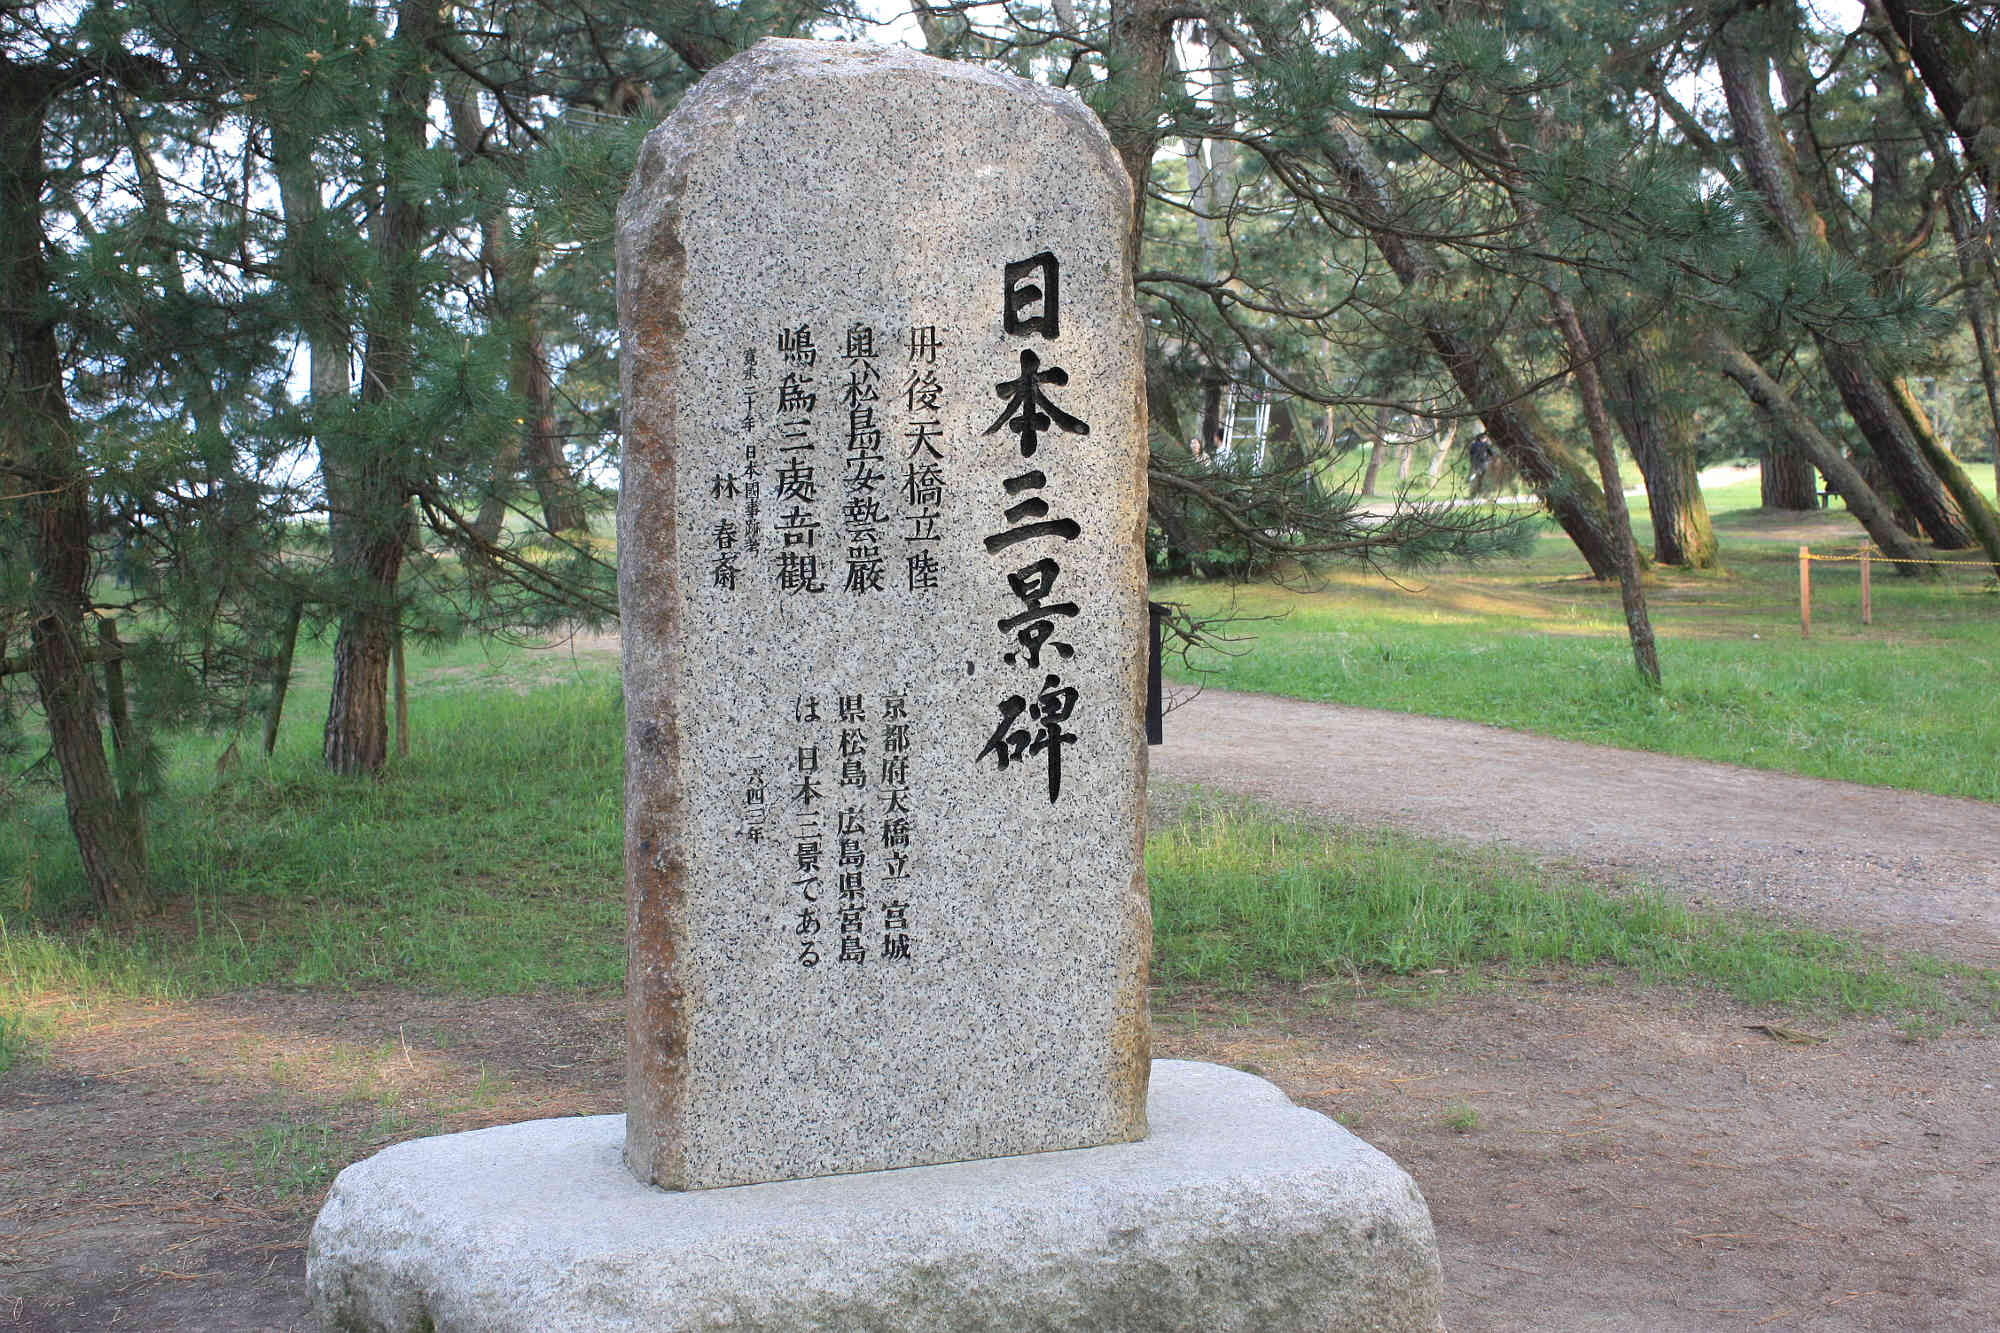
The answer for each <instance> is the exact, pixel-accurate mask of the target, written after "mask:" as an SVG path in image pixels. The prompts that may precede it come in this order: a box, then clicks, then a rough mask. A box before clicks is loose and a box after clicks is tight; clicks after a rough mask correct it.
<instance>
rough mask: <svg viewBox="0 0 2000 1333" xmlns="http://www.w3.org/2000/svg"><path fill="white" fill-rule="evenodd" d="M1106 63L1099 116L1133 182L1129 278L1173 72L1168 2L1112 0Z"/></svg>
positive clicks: (1141, 243)
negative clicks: (1163, 103)
mask: <svg viewBox="0 0 2000 1333" xmlns="http://www.w3.org/2000/svg"><path fill="white" fill-rule="evenodd" d="M1110 18H1111V23H1110V31H1109V35H1108V40H1107V43H1106V46H1105V52H1104V63H1105V73H1106V84H1107V89H1106V91H1107V96H1106V97H1105V98H1104V99H1103V100H1102V101H1101V102H1100V103H1099V104H1098V106H1097V113H1098V115H1099V117H1101V118H1102V119H1103V121H1104V128H1105V130H1106V131H1107V132H1108V133H1109V134H1110V136H1111V147H1112V149H1113V150H1114V151H1115V152H1116V153H1117V154H1118V159H1119V161H1121V162H1123V163H1124V164H1125V174H1126V175H1128V176H1130V177H1131V178H1132V245H1131V255H1132V263H1133V272H1135V273H1136V272H1138V263H1139V255H1140V253H1141V251H1142V250H1143V249H1144V248H1145V239H1146V184H1147V182H1148V180H1150V179H1151V176H1152V169H1153V152H1154V150H1155V149H1157V148H1158V147H1159V144H1160V105H1161V100H1162V99H1163V98H1164V97H1165V95H1166V89H1167V80H1168V77H1169V76H1170V74H1171V73H1172V69H1173V42H1174V21H1175V10H1174V8H1173V6H1171V5H1169V4H1167V3H1166V0H1111V14H1110Z"/></svg>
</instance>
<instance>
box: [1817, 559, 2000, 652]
mask: <svg viewBox="0 0 2000 1333" xmlns="http://www.w3.org/2000/svg"><path fill="white" fill-rule="evenodd" d="M1816 563H1817V564H1822V565H1860V566H1861V623H1862V624H1864V625H1872V624H1874V623H1875V609H1874V605H1873V598H1872V596H1871V590H1870V587H1869V578H1868V572H1869V570H1870V568H1871V567H1873V566H1875V565H1878V564H1880V565H1942V566H1957V565H1962V566H1965V567H1967V568H1980V569H1987V570H1991V569H1992V567H1993V562H1992V561H1990V560H1987V559H1985V558H1983V557H1982V558H1980V559H1977V560H1917V559H1912V558H1910V557H1908V556H1893V555H1882V554H1880V553H1878V552H1877V551H1876V550H1875V548H1874V547H1872V546H1864V547H1862V548H1861V549H1860V550H1858V551H1856V552H1855V553H1854V554H1852V555H1814V554H1813V553H1812V548H1811V547H1810V546H1801V547H1800V548H1799V637H1800V638H1802V639H1809V638H1811V637H1812V567H1813V565H1814V564H1816Z"/></svg>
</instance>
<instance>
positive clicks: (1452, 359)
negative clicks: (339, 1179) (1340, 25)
mask: <svg viewBox="0 0 2000 1333" xmlns="http://www.w3.org/2000/svg"><path fill="white" fill-rule="evenodd" d="M1320 148H1321V151H1322V152H1323V153H1324V155H1325V157H1326V160H1327V162H1328V164H1329V165H1330V166H1332V167H1333V169H1334V170H1335V172H1337V173H1338V175H1339V177H1340V181H1341V185H1342V187H1343V189H1344V190H1345V191H1346V194H1347V198H1348V202H1349V203H1350V204H1351V205H1352V206H1353V209H1354V214H1355V217H1356V220H1357V221H1359V222H1360V223H1361V225H1362V226H1363V227H1365V228H1366V229H1367V230H1368V234H1369V236H1370V237H1371V238H1372V239H1373V240H1374V242H1375V247H1376V249H1378V250H1380V251H1381V253H1382V257H1383V258H1384V259H1385V260H1387V261H1388V264H1389V267H1390V268H1391V269H1393V270H1394V271H1395V274H1396V278H1397V280H1398V281H1399V282H1401V283H1402V284H1403V287H1404V288H1405V290H1411V289H1415V290H1414V291H1413V293H1412V294H1413V295H1414V296H1416V297H1417V299H1418V302H1419V304H1418V308H1417V312H1416V318H1417V322H1418V324H1419V326H1420V327H1421V328H1422V329H1423V331H1424V338H1425V340H1426V341H1427V342H1429V343H1430V345H1431V350H1432V352H1434V353H1435V354H1436V355H1437V358H1438V360H1439V361H1440V362H1442V363H1443V364H1444V368H1445V370H1446V372H1447V373H1448V374H1450V376H1451V378H1452V382H1453V383H1454V384H1456V385H1457V386H1458V391H1459V394H1460V395H1461V396H1462V397H1463V398H1464V399H1465V401H1466V402H1467V403H1469V404H1470V405H1471V406H1472V409H1473V410H1474V411H1475V412H1477V413H1478V414H1479V419H1480V421H1481V423H1482V424H1483V425H1484V426H1485V427H1486V435H1487V438H1488V439H1489V440H1491V441H1492V443H1493V447H1494V449H1495V450H1496V451H1498V452H1499V454H1500V455H1501V457H1503V458H1505V459H1506V460H1507V461H1508V462H1509V463H1511V464H1513V465H1514V469H1515V471H1516V472H1517V473H1518V474H1519V475H1520V477H1521V478H1522V480H1523V481H1525V482H1526V483H1527V484H1528V485H1529V486H1531V487H1533V488H1534V490H1535V493H1536V494H1537V495H1538V496H1540V497H1541V501H1542V503H1543V504H1545V505H1547V506H1548V509H1549V512H1550V513H1551V514H1552V515H1554V517H1555V520H1556V522H1557V523H1558V524H1560V525H1561V527H1562V530H1563V531H1564V532H1566V533H1568V534H1569V538H1570V540H1571V541H1573V542H1575V543H1576V548H1577V550H1578V551H1580V552H1582V553H1583V558H1584V560H1585V561H1586V562H1588V564H1589V565H1590V572H1591V574H1592V576H1593V577H1595V578H1599V579H1603V580H1606V581H1609V580H1611V579H1615V578H1617V577H1618V550H1617V544H1616V542H1615V541H1614V540H1613V534H1612V530H1611V524H1610V521H1609V519H1607V518H1606V516H1605V508H1604V492H1603V491H1601V490H1600V489H1599V488H1598V485H1597V482H1596V481H1595V480H1593V479H1592V477H1591V475H1590V472H1589V470H1587V469H1586V468H1585V467H1584V465H1583V463H1582V462H1581V461H1580V460H1579V459H1577V458H1576V457H1575V455H1574V454H1573V453H1571V451H1570V450H1569V449H1568V448H1566V447H1564V446H1563V445H1561V444H1559V443H1557V441H1556V439H1555V437H1554V436H1553V435H1551V434H1550V433H1549V431H1548V429H1547V427H1546V426H1544V425H1543V423H1542V420H1541V418H1540V416H1539V415H1538V414H1537V413H1536V412H1535V409H1534V406H1533V404H1532V403H1531V402H1530V401H1529V399H1528V396H1527V395H1526V394H1525V393H1523V392H1522V391H1521V387H1520V385H1519V383H1518V382H1517V381H1516V380H1515V377H1514V375H1513V372H1512V371H1510V370H1509V369H1508V368H1507V367H1506V365H1505V364H1504V363H1502V362H1501V360H1500V358H1499V356H1498V355H1497V354H1496V353H1495V352H1494V350H1493V347H1492V345H1491V344H1490V343H1487V342H1484V341H1481V340H1478V339H1476V338H1473V337H1469V336H1467V335H1466V334H1465V333H1463V332H1462V331H1461V330H1462V327H1463V322H1462V321H1461V320H1458V319H1455V318H1454V317H1453V316H1452V315H1451V313H1450V312H1449V311H1448V310H1445V309H1441V308H1439V307H1438V306H1437V305H1436V304H1435V303H1433V302H1431V301H1430V300H1428V299H1426V293H1425V292H1424V291H1423V289H1424V288H1425V287H1427V286H1429V285H1430V282H1431V280H1432V279H1433V278H1435V277H1436V276H1438V275H1439V274H1440V273H1441V272H1442V271H1443V266H1442V265H1441V264H1440V262H1439V261H1438V259H1437V258H1436V257H1435V256H1433V255H1432V254H1431V253H1430V252H1429V251H1428V250H1427V249H1425V248H1424V247H1423V245H1422V243H1421V242H1420V241H1417V240H1415V239H1413V238H1412V237H1410V236H1409V235H1407V234H1406V232H1407V231H1408V229H1407V228H1405V227H1403V226H1401V225H1399V223H1398V219H1399V217H1400V216H1401V208H1400V206H1399V204H1398V202H1397V198H1396V191H1395V188H1394V182H1393V181H1391V179H1390V177H1389V172H1388V169H1387V168H1386V167H1385V166H1383V164H1382V162H1381V161H1380V159H1378V158H1377V157H1376V155H1375V153H1374V151H1373V150H1372V149H1371V148H1369V146H1368V144H1367V143H1366V141H1365V140H1363V139H1362V138H1361V135H1360V133H1359V132H1358V131H1356V130H1355V128H1354V127H1353V126H1352V125H1349V124H1347V123H1346V122H1344V121H1333V122H1331V123H1329V124H1328V126H1327V132H1326V133H1325V134H1324V135H1323V136H1322V137H1321V139H1320Z"/></svg>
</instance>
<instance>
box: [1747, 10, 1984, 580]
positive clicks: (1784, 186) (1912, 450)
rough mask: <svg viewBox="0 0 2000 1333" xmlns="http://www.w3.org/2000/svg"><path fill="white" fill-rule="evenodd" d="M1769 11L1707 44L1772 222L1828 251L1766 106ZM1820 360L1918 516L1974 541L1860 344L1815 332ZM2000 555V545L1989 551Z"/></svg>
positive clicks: (1957, 538)
mask: <svg viewBox="0 0 2000 1333" xmlns="http://www.w3.org/2000/svg"><path fill="white" fill-rule="evenodd" d="M1769 20H1770V11H1755V12H1747V11H1746V12H1733V11H1732V13H1731V14H1730V16H1728V17H1726V18H1725V19H1724V21H1723V22H1722V23H1720V24H1719V25H1718V26H1717V28H1716V31H1715V41H1714V43H1713V44H1712V49H1713V52H1714V56H1715V66H1716V71H1717V73H1718V74H1720V76H1721V78H1722V90H1723V95H1724V99H1725V100H1726V101H1727V103H1728V105H1729V120H1730V124H1731V126H1732V127H1733V128H1734V129H1735V131H1736V140H1737V144H1738V151H1739V152H1740V153H1741V155H1742V161H1743V167H1744V170H1745V172H1746V173H1747V174H1748V176H1749V177H1750V180H1751V182H1752V184H1753V185H1754V186H1755V187H1756V190H1757V193H1758V196H1759V197H1760V198H1761V199H1762V200H1763V203H1764V208H1765V211H1766V213H1767V214H1768V215H1769V218H1770V221H1771V225H1772V226H1773V228H1774V229H1775V230H1776V231H1777V233H1778V234H1779V235H1780V236H1782V237H1783V238H1784V239H1785V240H1787V241H1788V242H1790V244H1792V245H1793V246H1796V247H1798V248H1799V249H1801V250H1809V251H1813V252H1817V253H1819V254H1822V255H1827V256H1831V254H1832V247H1831V246H1830V245H1829V243H1828V241H1827V238H1826V221H1825V219H1824V217H1822V216H1821V214H1820V211H1819V208H1818V206H1817V205H1816V204H1815V203H1814V201H1813V197H1812V193H1811V191H1810V189H1809V188H1808V186H1807V184H1806V181H1805V179H1804V177H1803V176H1802V175H1801V174H1800V172H1799V168H1798V160H1797V158H1796V156H1795V154H1794V153H1793V152H1792V146H1791V144H1790V142H1789V141H1788V140H1787V139H1786V138H1785V136H1784V134H1783V133H1782V132H1781V131H1780V130H1779V128H1778V118H1777V113H1776V112H1775V110H1774V109H1773V108H1772V105H1771V90H1770V75H1771V64H1770V59H1769V57H1768V56H1767V55H1766V54H1765V51H1764V49H1763V48H1762V47H1760V46H1759V45H1758V39H1757V37H1756V36H1755V35H1754V34H1753V33H1752V31H1751V29H1752V28H1753V27H1754V25H1756V24H1758V23H1760V22H1769ZM1814 341H1815V342H1816V344H1817V345H1818V347H1819V353H1820V364H1821V365H1822V366H1823V367H1825V369H1826V373H1827V375H1828V377H1829V378H1831V379H1832V380H1833V383H1834V387H1835V388H1836V389H1838V390H1839V393H1840V400H1841V403H1842V404H1843V405H1844V406H1845V407H1846V408H1847V413H1848V416H1849V417H1851V418H1852V419H1853V421H1854V425H1855V427H1856V429H1858V430H1859V431H1860V432H1861V435H1862V438H1863V439H1865V440H1866V441H1867V442H1868V447H1869V448H1870V449H1871V450H1872V451H1873V452H1874V454H1875V456H1876V458H1877V459H1878V460H1880V462H1881V464H1882V467H1883V469H1884V471H1885V472H1886V473H1887V474H1888V476H1889V478H1890V480H1891V481H1892V483H1893V484H1894V486H1895V488H1896V490H1897V492H1898V493H1899V494H1900V495H1901V496H1902V497H1903V500H1904V503H1906V504H1907V505H1908V506H1909V508H1910V512H1911V513H1912V514H1914V515H1915V516H1916V519H1917V522H1918V523H1919V524H1921V525H1922V527H1923V529H1924V531H1925V532H1926V533H1928V534H1929V535H1930V538H1931V540H1932V541H1934V542H1936V543H1937V544H1938V545H1939V546H1943V547H1948V548H1954V549H1956V548H1959V547H1965V546H1971V545H1973V544H1974V542H1975V536H1974V533H1973V530H1972V529H1971V528H1970V527H1968V526H1967V523H1966V517H1965V515H1964V513H1963V512H1962V511H1961V510H1960V507H1959V503H1958V501H1957V500H1956V499H1955V497H1954V496H1953V495H1952V493H1951V492H1950V491H1949V490H1947V489H1946V487H1945V484H1944V482H1943V481H1942V480H1941V479H1940V478H1939V477H1938V476H1937V474H1936V473H1935V472H1934V471H1933V470H1932V468H1931V465H1930V463H1929V461H1928V460H1927V459H1926V458H1925V452H1926V451H1925V449H1924V447H1923V445H1922V442H1920V441H1919V440H1918V439H1917V438H1916V437H1915V432H1914V431H1913V429H1912V427H1911V425H1910V423H1909V422H1908V421H1907V420H1906V419H1905V417H1904V415H1903V413H1902V411H1901V410H1900V408H1899V407H1898V405H1897V403H1896V396H1895V394H1894V392H1893V390H1892V388H1891V386H1890V384H1889V383H1888V381H1887V378H1886V377H1885V376H1884V375H1882V373H1881V372H1880V371H1879V370H1878V369H1877V368H1876V367H1875V365H1874V364H1873V363H1872V362H1871V360H1870V359H1869V356H1868V354H1867V353H1866V352H1865V351H1864V350H1863V349H1861V348H1857V347H1852V346H1849V345H1847V344H1844V343H1838V342H1835V341H1834V340H1833V339H1831V338H1828V337H1826V336H1824V335H1821V334H1817V333H1815V335H1814ZM1994 555H1995V556H1996V558H2000V551H1996V552H1994Z"/></svg>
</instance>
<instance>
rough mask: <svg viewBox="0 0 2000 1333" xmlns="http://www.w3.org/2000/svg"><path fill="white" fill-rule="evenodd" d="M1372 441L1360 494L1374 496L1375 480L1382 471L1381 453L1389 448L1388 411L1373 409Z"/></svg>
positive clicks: (1381, 408) (1380, 408)
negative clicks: (1373, 427) (1373, 426)
mask: <svg viewBox="0 0 2000 1333" xmlns="http://www.w3.org/2000/svg"><path fill="white" fill-rule="evenodd" d="M1373 433H1374V437H1375V438H1374V439H1373V440H1372V441H1370V442H1369V445H1368V466H1367V468H1366V470H1364V471H1363V472H1362V474H1361V493H1362V494H1363V495H1373V494H1375V478H1376V476H1377V475H1379V474H1380V473H1381V471H1382V451H1383V450H1384V449H1386V448H1388V447H1389V409H1388V408H1386V407H1377V408H1376V409H1375V430H1374V432H1373Z"/></svg>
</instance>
